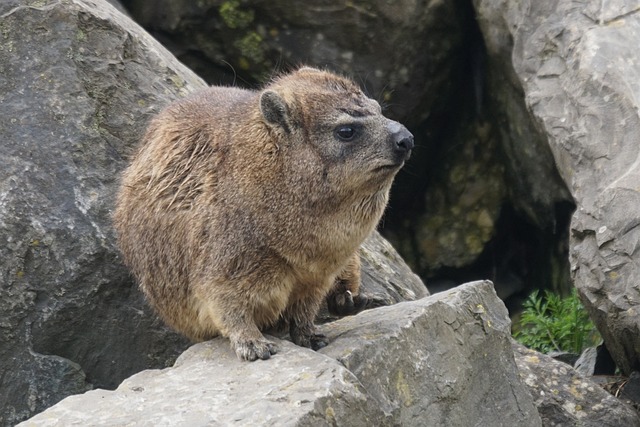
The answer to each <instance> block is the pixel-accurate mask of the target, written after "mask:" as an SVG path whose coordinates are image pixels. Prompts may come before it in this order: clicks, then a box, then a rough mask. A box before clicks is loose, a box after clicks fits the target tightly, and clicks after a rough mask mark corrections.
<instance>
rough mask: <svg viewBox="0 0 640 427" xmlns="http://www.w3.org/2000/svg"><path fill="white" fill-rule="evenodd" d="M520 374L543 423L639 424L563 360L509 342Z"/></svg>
mask: <svg viewBox="0 0 640 427" xmlns="http://www.w3.org/2000/svg"><path fill="white" fill-rule="evenodd" d="M513 349H514V352H515V356H516V363H517V365H518V369H519V371H520V377H521V378H522V380H523V381H524V383H525V384H526V385H527V386H528V387H529V391H530V393H531V396H532V397H533V399H534V403H535V405H536V407H537V408H538V412H539V413H540V417H541V418H542V424H543V425H545V426H584V427H590V426H592V427H609V426H610V427H618V426H628V427H633V426H640V416H638V413H637V412H636V411H635V410H634V409H633V408H632V407H631V406H629V405H626V404H625V403H623V402H621V401H620V400H618V399H616V398H615V397H613V396H612V395H611V394H610V393H609V392H607V391H605V390H604V389H603V388H602V387H600V386H599V385H598V384H596V383H595V382H593V381H591V380H590V379H589V377H585V376H582V375H580V374H579V373H578V372H577V371H576V370H574V369H573V368H571V366H569V365H567V364H566V363H563V362H559V361H557V360H555V359H553V358H552V357H549V356H547V355H544V354H542V353H538V352H537V351H533V350H529V349H528V348H526V347H524V346H523V345H521V344H518V343H516V342H515V341H514V342H513Z"/></svg>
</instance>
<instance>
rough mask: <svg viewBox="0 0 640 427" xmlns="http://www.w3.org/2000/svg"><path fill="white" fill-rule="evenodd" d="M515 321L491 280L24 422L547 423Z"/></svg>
mask: <svg viewBox="0 0 640 427" xmlns="http://www.w3.org/2000/svg"><path fill="white" fill-rule="evenodd" d="M509 325H510V322H509V318H508V316H507V311H506V309H505V306H504V304H503V303H502V302H501V301H500V299H498V297H497V296H496V294H495V291H494V290H493V286H492V284H491V283H490V282H476V283H471V284H467V285H463V286H460V287H459V288H457V289H455V290H451V291H448V292H443V293H441V294H438V295H434V296H431V297H428V298H423V299H421V300H417V301H413V302H402V303H399V304H396V305H393V306H389V307H382V308H377V309H373V310H368V311H365V312H363V313H360V314H359V315H357V316H353V317H347V318H344V319H341V320H338V321H336V322H333V323H330V324H327V325H324V326H323V327H322V331H323V332H324V333H326V334H327V335H328V336H329V338H330V344H329V345H328V346H327V347H326V348H324V349H322V350H321V351H320V352H314V351H312V350H309V349H305V348H301V347H297V346H295V345H293V344H291V343H289V342H286V341H280V340H277V344H278V345H279V347H280V349H281V350H282V351H281V352H280V353H278V354H276V355H275V356H273V357H272V358H271V359H269V360H267V361H257V362H253V363H247V362H241V361H239V360H237V358H236V357H235V355H234V354H233V352H232V350H231V349H230V347H229V343H228V341H227V340H223V339H216V340H213V341H209V342H206V343H202V344H198V345H196V346H194V347H192V348H190V349H189V350H188V351H187V352H185V353H184V354H183V355H182V356H181V357H180V358H179V359H178V362H177V363H176V365H175V366H174V367H173V368H170V369H165V370H153V371H144V372H141V373H139V374H137V375H135V376H133V377H132V378H130V379H128V380H126V381H125V382H124V383H123V384H122V385H121V386H120V387H119V388H118V389H117V390H116V391H113V392H110V391H104V390H93V391H90V392H87V393H85V394H83V395H80V396H72V397H69V398H67V399H65V400H63V401H62V402H60V403H58V404H57V405H55V406H54V407H52V408H50V409H48V410H47V411H45V412H43V413H42V414H39V415H37V416H35V417H33V418H32V419H30V420H28V421H26V422H24V423H22V424H21V425H22V426H25V427H26V426H54V425H95V426H99V425H114V424H117V425H138V424H140V423H144V424H146V425H230V424H232V423H239V424H243V425H244V424H246V425H282V426H294V425H295V426H325V425H326V426H330V425H344V426H351V425H353V426H371V425H375V426H392V425H394V426H395V425H402V426H425V425H426V426H436V425H446V426H452V427H456V426H470V425H483V426H512V425H520V426H540V425H541V423H540V418H539V416H538V413H537V412H536V409H535V407H534V405H533V402H532V398H531V396H530V395H529V393H528V392H527V389H526V388H525V386H524V384H523V383H522V382H521V381H520V379H519V376H518V371H517V367H516V364H515V361H514V357H513V352H512V349H511V340H510V331H509Z"/></svg>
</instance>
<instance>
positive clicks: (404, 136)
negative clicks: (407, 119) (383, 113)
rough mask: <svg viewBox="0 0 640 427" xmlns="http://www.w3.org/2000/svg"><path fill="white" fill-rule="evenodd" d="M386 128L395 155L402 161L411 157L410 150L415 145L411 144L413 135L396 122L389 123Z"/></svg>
mask: <svg viewBox="0 0 640 427" xmlns="http://www.w3.org/2000/svg"><path fill="white" fill-rule="evenodd" d="M386 127H387V130H388V131H389V134H390V138H391V143H392V144H393V150H394V151H395V153H396V155H397V156H398V157H400V158H402V159H403V160H407V159H408V158H409V156H410V155H411V149H412V148H413V147H414V145H415V144H414V143H413V134H412V133H411V132H409V130H408V129H407V128H406V127H404V126H403V125H401V124H400V123H398V122H394V121H389V124H387V126H386Z"/></svg>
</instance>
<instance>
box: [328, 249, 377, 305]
mask: <svg viewBox="0 0 640 427" xmlns="http://www.w3.org/2000/svg"><path fill="white" fill-rule="evenodd" d="M366 303H367V299H366V298H364V297H362V296H361V295H360V254H359V252H358V251H356V252H355V253H354V254H353V255H352V256H351V258H349V261H348V262H347V265H345V267H344V268H343V269H342V271H341V272H340V274H339V275H338V277H336V280H335V283H334V285H333V288H332V289H331V291H329V294H328V295H327V308H328V309H329V312H330V313H331V314H333V315H336V316H346V315H349V314H356V313H358V312H360V311H362V310H363V309H364V307H365V305H366Z"/></svg>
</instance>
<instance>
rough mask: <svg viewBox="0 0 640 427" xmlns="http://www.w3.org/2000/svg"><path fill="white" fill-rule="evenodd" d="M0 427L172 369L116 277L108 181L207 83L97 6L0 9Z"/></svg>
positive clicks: (11, 5) (136, 301)
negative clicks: (145, 137) (155, 123)
mask: <svg viewBox="0 0 640 427" xmlns="http://www.w3.org/2000/svg"><path fill="white" fill-rule="evenodd" d="M0 32H1V34H2V42H1V43H0V76H1V77H0V110H2V114H1V115H0V141H1V142H0V165H1V166H0V201H1V202H0V343H1V345H0V378H2V384H1V387H0V408H2V410H1V411H0V425H13V424H15V423H16V422H17V421H20V420H22V419H25V418H26V417H28V416H30V415H32V414H34V413H36V412H39V411H41V410H43V409H44V408H46V407H48V406H50V405H51V404H53V403H55V402H57V401H59V400H60V399H62V398H63V397H65V396H67V395H69V394H72V393H80V392H84V391H85V390H87V388H90V387H91V386H92V384H93V385H95V386H99V387H115V386H117V384H119V383H120V382H121V381H122V380H123V379H124V378H126V377H128V376H130V375H131V374H133V373H135V372H138V371H140V370H142V369H146V368H149V367H163V366H166V364H167V363H173V361H174V360H175V357H177V355H178V354H179V353H180V351H182V349H184V348H186V345H187V342H186V341H185V340H183V339H182V338H180V337H178V336H177V335H176V334H173V333H171V332H169V331H168V330H167V329H166V328H165V327H164V326H162V325H161V324H160V323H159V322H158V321H157V320H156V317H155V316H154V315H152V313H151V312H150V310H149V309H148V308H147V307H146V304H145V303H144V301H143V299H142V297H141V295H140V294H139V293H138V292H137V290H136V286H135V285H134V283H133V282H132V280H131V278H130V277H129V275H128V273H127V271H126V270H125V269H124V268H123V267H122V264H121V262H120V260H119V257H118V252H117V250H116V248H115V244H114V233H113V231H112V229H111V226H110V222H111V220H110V210H111V207H112V205H113V197H112V196H113V190H114V188H115V185H116V181H117V173H118V171H119V170H120V169H122V168H123V167H124V164H125V161H126V160H125V159H126V157H127V155H128V153H129V152H130V151H131V149H132V147H133V146H134V144H135V141H136V140H137V139H138V135H139V134H140V132H141V131H142V129H143V127H144V124H145V121H146V120H147V118H148V117H149V115H150V114H151V113H152V112H153V111H155V110H156V109H157V108H158V106H159V105H162V104H165V103H167V102H169V101H170V100H172V99H174V98H176V97H178V96H181V95H183V94H185V93H187V92H188V91H190V90H192V89H193V88H195V87H202V86H204V83H203V82H202V80H200V79H199V78H198V77H196V76H195V75H194V74H193V73H191V72H189V71H188V70H186V69H185V68H184V67H183V66H182V65H180V64H179V63H178V62H177V61H176V60H175V59H174V58H173V56H172V55H171V54H170V53H169V52H168V51H166V50H165V49H164V48H163V47H161V46H160V45H159V44H158V43H157V42H155V41H154V40H153V39H152V38H151V37H149V36H148V35H146V33H144V31H143V30H142V29H141V28H140V27H138V26H137V25H135V24H134V23H133V22H131V21H130V20H128V19H126V18H124V17H123V16H122V15H121V14H119V13H118V12H117V11H115V10H114V9H113V8H112V7H111V6H110V5H108V4H107V3H103V2H101V1H96V2H92V1H80V0H78V1H71V0H62V1H42V2H38V4H37V6H28V5H25V2H23V1H13V0H7V1H3V2H0Z"/></svg>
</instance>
